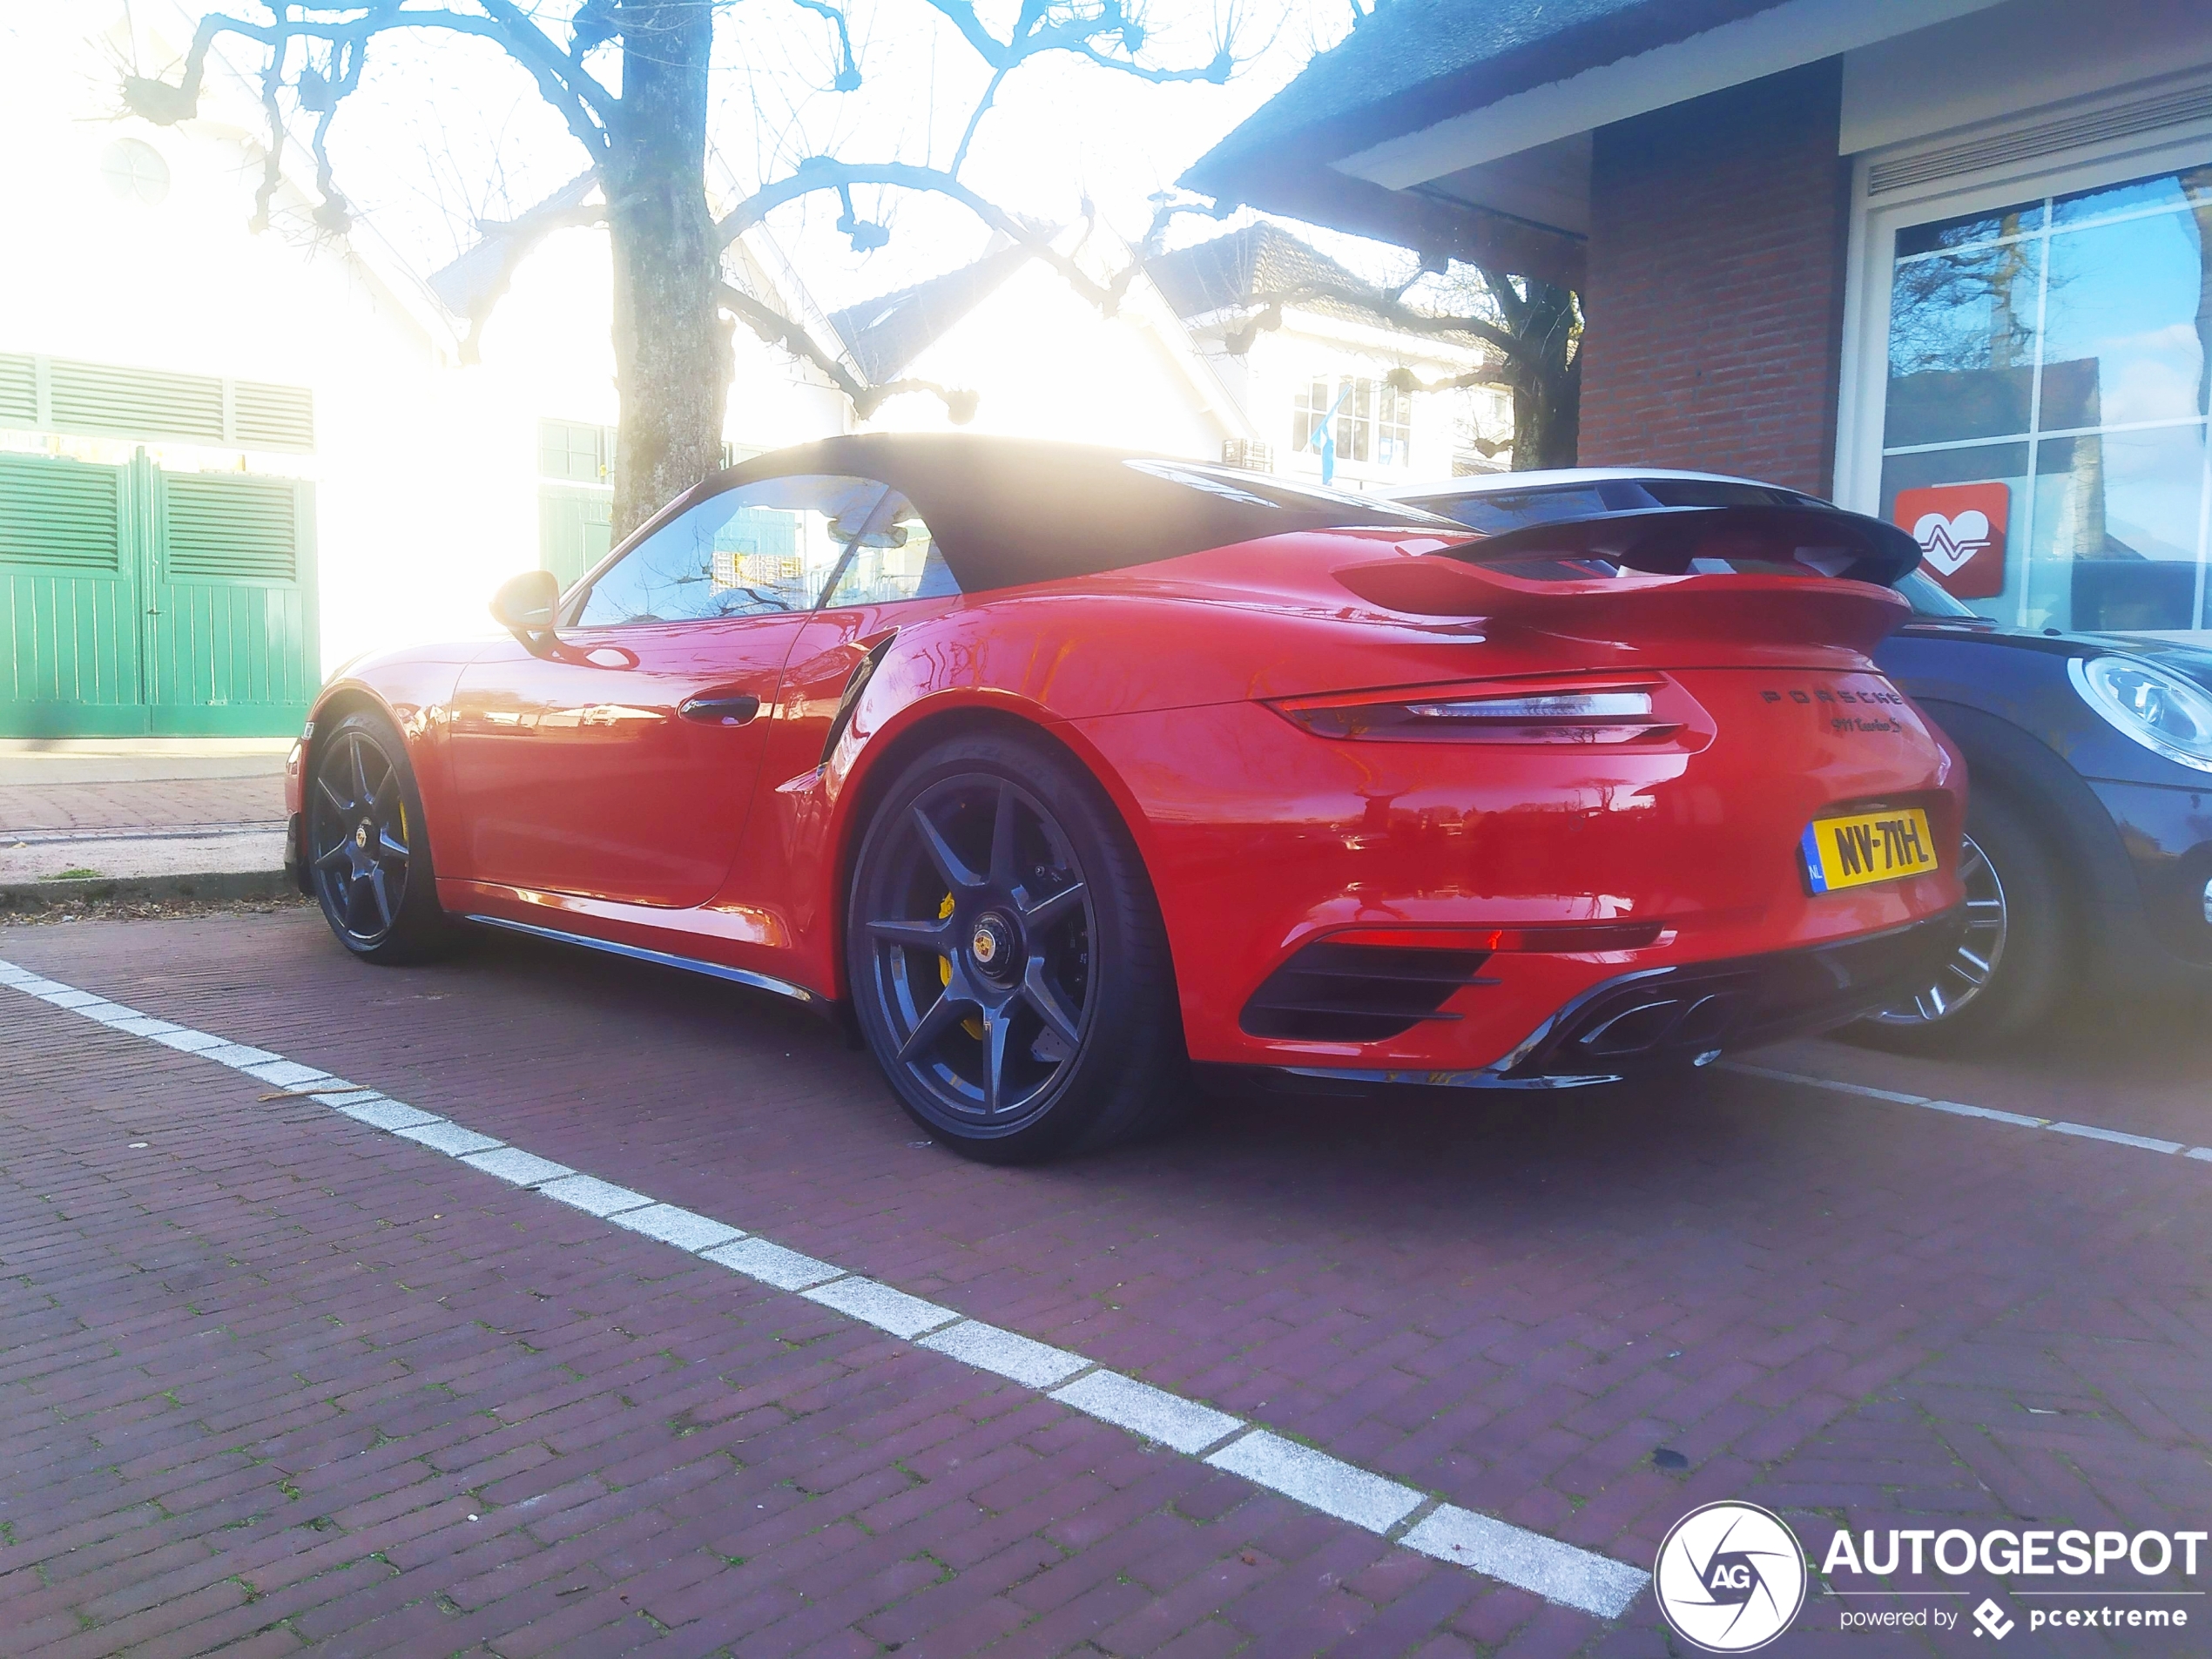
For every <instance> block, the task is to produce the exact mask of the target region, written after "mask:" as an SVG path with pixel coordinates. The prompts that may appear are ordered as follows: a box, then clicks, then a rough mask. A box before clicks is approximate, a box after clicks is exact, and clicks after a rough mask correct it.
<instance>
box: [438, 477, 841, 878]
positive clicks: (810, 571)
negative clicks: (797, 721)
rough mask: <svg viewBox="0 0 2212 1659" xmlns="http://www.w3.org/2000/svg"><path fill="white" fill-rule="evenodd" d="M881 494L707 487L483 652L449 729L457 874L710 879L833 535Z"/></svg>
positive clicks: (826, 484) (831, 488)
mask: <svg viewBox="0 0 2212 1659" xmlns="http://www.w3.org/2000/svg"><path fill="white" fill-rule="evenodd" d="M871 491H873V497H880V496H882V495H883V493H884V491H883V488H882V486H881V485H880V484H879V485H873V486H871V485H869V484H868V483H867V481H864V480H856V479H826V478H821V477H814V476H797V477H791V478H779V479H771V480H767V481H764V482H755V483H752V484H749V485H744V486H740V487H738V488H737V489H730V490H725V491H722V492H720V493H718V494H717V495H714V496H709V497H707V498H706V499H705V500H704V501H701V502H696V503H695V504H693V505H692V506H691V508H689V509H686V510H685V512H683V513H681V514H679V515H678V516H676V517H675V518H673V519H671V520H670V521H668V522H667V523H664V524H663V525H661V526H659V527H658V529H653V530H652V531H651V532H650V533H649V534H647V535H646V536H644V537H643V538H642V539H641V540H639V541H637V543H634V544H633V545H632V546H631V547H629V548H626V549H624V550H623V552H622V553H621V554H620V555H619V556H617V557H616V558H614V559H613V560H611V561H610V562H609V563H607V564H606V565H605V566H604V567H603V568H602V569H601V570H598V571H597V572H595V573H594V574H593V575H592V576H591V577H590V578H589V579H588V581H587V582H586V583H584V584H583V585H582V586H581V587H580V588H579V589H578V590H577V591H575V592H572V593H570V595H569V596H568V597H566V598H565V599H564V601H563V605H562V610H561V615H562V618H563V625H562V626H561V628H560V629H559V631H558V632H557V635H556V638H555V639H554V640H553V641H552V642H551V643H550V644H546V643H543V642H539V643H538V644H536V648H535V649H533V648H531V647H526V646H525V645H523V644H522V643H520V642H508V643H503V644H500V645H497V646H495V647H494V648H492V649H491V650H489V651H487V652H486V653H484V654H483V655H482V657H480V658H478V659H477V660H476V661H475V663H474V664H471V665H470V666H469V668H468V669H467V670H466V671H464V672H463V674H462V678H461V683H460V685H459V687H458V689H457V690H456V692H455V698H454V705H453V711H452V718H451V724H450V726H449V728H448V730H449V736H450V744H449V748H448V752H449V754H450V755H451V757H452V766H453V777H454V790H455V799H456V800H457V802H458V803H459V806H460V813H459V817H460V820H461V828H462V836H461V838H460V839H461V841H462V849H463V850H462V858H461V863H462V867H461V868H459V869H457V870H450V871H444V872H442V873H448V874H452V875H455V876H458V877H462V878H463V879H469V880H479V881H487V882H495V883H497V884H500V885H502V886H506V887H522V888H525V889H531V890H541V891H545V892H550V893H560V894H581V895H583V896H586V897H590V898H595V899H604V900H613V901H617V902H623V903H631V904H645V905H658V906H671V907H683V906H692V905H698V904H702V903H704V902H705V901H706V900H708V899H709V898H711V896H713V894H714V893H715V891H716V890H717V889H718V887H720V885H721V883H722V880H723V877H724V876H725V874H726V873H727V872H728V870H729V868H730V866H731V863H732V858H733V856H734V853H735V849H736V848H737V847H738V844H739V840H740V838H741V836H742V834H743V831H744V827H745V816H746V813H747V812H748V811H749V809H750V807H751V804H752V794H753V790H754V786H755V785H756V783H757V781H758V779H759V772H760V765H761V759H762V755H763V752H764V751H765V747H766V745H767V742H768V738H769V734H770V732H772V729H773V726H774V725H775V718H774V717H775V710H776V705H777V689H778V686H779V682H780V679H781V677H782V673H783V666H784V660H785V658H786V655H787V653H788V651H789V650H790V647H791V644H792V640H793V638H794V637H796V635H797V634H798V632H799V629H800V628H801V627H802V626H803V624H804V623H805V620H806V613H807V610H808V607H809V605H810V604H811V602H812V600H813V597H814V596H815V594H816V593H817V592H818V591H819V587H820V585H821V583H823V582H824V581H825V580H826V577H827V574H828V572H829V570H831V568H833V565H834V564H835V563H836V562H837V558H838V556H839V555H840V553H841V552H842V551H843V549H842V547H841V546H840V543H838V542H837V541H836V540H834V539H833V537H834V534H835V533H836V532H837V531H838V530H839V529H840V528H847V529H849V527H850V526H852V525H853V524H854V523H861V522H864V521H865V518H866V516H867V510H868V509H869V507H870V505H871V504H872V500H873V497H872V496H871ZM856 513H857V514H858V515H859V517H858V518H856V517H855V514H856Z"/></svg>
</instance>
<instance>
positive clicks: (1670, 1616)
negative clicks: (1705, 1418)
mask: <svg viewBox="0 0 2212 1659" xmlns="http://www.w3.org/2000/svg"><path fill="white" fill-rule="evenodd" d="M1652 1588H1653V1592H1654V1594H1655V1595H1656V1596H1657V1597H1658V1600H1659V1611H1660V1612H1661V1613H1662V1614H1664V1615H1666V1620H1667V1622H1668V1623H1669V1625H1671V1626H1672V1627H1673V1628H1674V1631H1675V1634H1676V1635H1679V1636H1680V1637H1681V1638H1682V1639H1683V1641H1685V1642H1689V1644H1690V1645H1691V1646H1692V1647H1697V1648H1703V1649H1704V1650H1705V1651H1706V1652H1708V1653H1750V1652H1751V1651H1752V1650H1753V1649H1757V1648H1764V1647H1765V1646H1766V1644H1767V1643H1768V1642H1771V1641H1773V1640H1774V1639H1775V1637H1777V1636H1778V1635H1781V1634H1782V1633H1783V1632H1784V1630H1787V1629H1789V1628H1790V1622H1791V1620H1792V1619H1795V1618H1796V1617H1797V1610H1798V1609H1799V1608H1802V1607H1803V1606H1804V1602H1805V1553H1804V1550H1803V1549H1802V1548H1799V1546H1798V1543H1797V1534H1795V1533H1793V1532H1791V1530H1790V1528H1789V1526H1788V1524H1787V1523H1786V1522H1785V1521H1783V1519H1782V1517H1781V1516H1779V1515H1777V1514H1771V1513H1770V1512H1769V1511H1767V1510H1764V1509H1762V1508H1760V1507H1758V1506H1757V1504H1752V1503H1728V1502H1723V1503H1709V1504H1704V1505H1703V1506H1701V1507H1698V1508H1696V1509H1693V1510H1691V1511H1690V1512H1689V1514H1686V1515H1684V1516H1683V1518H1682V1519H1681V1520H1680V1521H1676V1522H1675V1524H1674V1526H1673V1527H1670V1528H1669V1530H1668V1533H1667V1535H1666V1537H1665V1538H1663V1539H1662V1540H1661V1541H1660V1543H1659V1560H1658V1562H1657V1564H1656V1568H1655V1569H1654V1571H1653V1573H1652Z"/></svg>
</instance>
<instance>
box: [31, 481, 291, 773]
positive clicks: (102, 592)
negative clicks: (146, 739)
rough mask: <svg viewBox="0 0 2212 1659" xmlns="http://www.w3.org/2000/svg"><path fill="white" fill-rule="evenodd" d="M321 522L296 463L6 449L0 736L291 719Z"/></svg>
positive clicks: (97, 733) (224, 729)
mask: <svg viewBox="0 0 2212 1659" xmlns="http://www.w3.org/2000/svg"><path fill="white" fill-rule="evenodd" d="M0 638H5V639H6V640H7V642H8V644H9V647H10V650H9V660H8V664H7V669H6V678H3V679H0V691H4V692H5V697H4V699H0V736H9V737H102V736H136V735H147V734H152V735H165V736H169V735H174V736H226V737H280V736H283V735H285V734H287V733H289V732H295V731H297V730H298V729H299V726H300V722H301V721H302V720H303V719H305V718H307V703H308V700H309V699H310V698H312V697H313V696H314V691H315V687H316V685H317V684H318V683H319V679H320V674H319V670H318V661H317V658H318V652H317V651H316V646H315V596H314V494H313V486H311V485H309V484H307V483H304V482H298V481H295V480H293V479H288V478H264V477H257V476H253V475H248V474H244V473H164V472H162V471H161V470H160V469H158V468H156V467H154V466H153V465H152V463H151V462H149V461H147V459H146V458H145V454H144V453H143V452H141V453H140V454H139V455H138V458H137V459H136V460H134V461H132V462H131V463H129V464H128V465H125V466H120V467H105V466H94V465H91V464H89V463H86V462H78V461H62V460H56V459H51V458H49V457H47V456H44V455H5V454H0Z"/></svg>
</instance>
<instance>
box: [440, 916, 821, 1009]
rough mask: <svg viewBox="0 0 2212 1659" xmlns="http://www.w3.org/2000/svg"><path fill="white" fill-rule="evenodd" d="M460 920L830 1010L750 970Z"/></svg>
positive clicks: (494, 921) (501, 921)
mask: <svg viewBox="0 0 2212 1659" xmlns="http://www.w3.org/2000/svg"><path fill="white" fill-rule="evenodd" d="M463 920H464V921H473V922H475V923H477V924H478V925H479V926H481V927H504V928H506V929H507V930H508V931H509V933H517V934H530V935H531V936H532V937H534V938H537V939H550V940H552V941H554V942H555V943H556V944H562V945H581V946H582V947H583V948H584V949H586V950H603V951H605V952H606V953H607V954H609V955H610V956H627V957H629V958H630V959H631V961H638V962H652V963H654V964H656V965H657V966H658V967H661V968H681V969H682V970H683V971H684V972H685V973H687V974H705V975H706V976H707V977H708V978H710V979H720V980H728V981H730V982H731V983H732V984H733V985H749V986H751V987H752V988H753V989H754V990H756V991H772V992H774V993H775V994H776V995H778V996H787V997H789V998H791V1000H792V1001H794V1002H803V1003H805V1004H806V1006H807V1007H809V1008H813V1009H815V1010H816V1011H817V1012H819V1013H823V1014H828V1013H829V1012H830V1011H831V1008H832V1004H831V1003H830V1001H829V1000H828V999H827V998H826V997H822V996H818V995H815V994H814V993H813V992H812V991H810V990H808V989H807V988H806V987H805V986H803V985H793V984H792V982H791V981H789V980H781V979H778V978H776V977H775V976H774V975H773V974H756V973H754V972H753V971H752V969H750V968H730V967H727V966H725V964H723V963H721V962H703V961H700V960H699V959H698V957H696V956H678V955H675V954H672V953H671V952H668V951H664V950H648V949H647V948H645V947H644V946H643V945H622V944H617V943H616V942H615V941H613V940H611V939H594V938H591V937H590V935H588V934H571V933H563V932H562V931H561V929H559V928H557V927H538V926H536V924H535V923H532V922H527V921H508V920H507V918H506V917H504V916H486V915H470V916H466V917H464V918H463Z"/></svg>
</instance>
